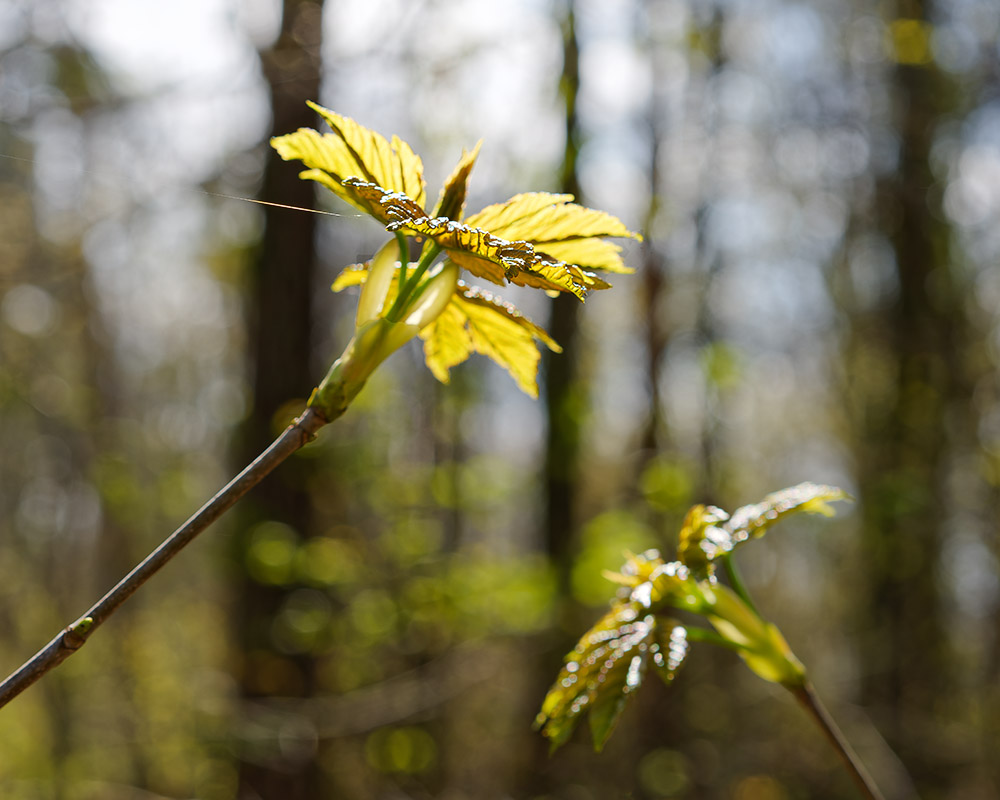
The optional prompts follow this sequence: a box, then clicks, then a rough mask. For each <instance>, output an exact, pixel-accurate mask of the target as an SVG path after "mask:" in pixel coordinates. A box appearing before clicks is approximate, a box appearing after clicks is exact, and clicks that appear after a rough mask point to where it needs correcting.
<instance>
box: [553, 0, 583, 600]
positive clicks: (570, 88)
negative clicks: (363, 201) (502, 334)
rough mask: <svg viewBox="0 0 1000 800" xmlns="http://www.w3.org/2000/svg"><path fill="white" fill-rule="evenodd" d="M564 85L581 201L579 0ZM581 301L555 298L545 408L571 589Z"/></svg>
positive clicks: (566, 181)
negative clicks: (558, 349)
mask: <svg viewBox="0 0 1000 800" xmlns="http://www.w3.org/2000/svg"><path fill="white" fill-rule="evenodd" d="M560 89H561V91H562V95H563V100H564V102H565V104H566V121H565V130H566V146H565V150H564V154H563V166H562V177H561V180H560V190H561V191H563V192H566V193H568V194H572V195H573V196H574V197H576V198H577V201H578V202H579V201H580V200H581V197H580V181H579V177H578V175H577V170H576V166H577V155H578V153H579V149H580V125H579V120H578V119H577V111H576V102H577V95H578V94H579V91H580V49H579V43H578V41H577V34H576V17H575V4H574V0H567V3H566V16H565V17H564V19H563V70H562V76H561V78H560ZM579 304H580V301H579V300H577V299H576V298H575V297H572V296H570V295H567V294H560V295H559V296H558V297H556V298H555V299H554V300H553V302H552V313H551V316H550V318H549V324H548V331H549V333H550V334H551V335H552V338H554V339H555V340H556V341H557V342H559V344H560V345H561V346H562V348H563V352H562V353H559V354H556V353H551V352H548V351H546V352H545V354H544V356H543V358H544V359H545V363H544V367H545V373H544V374H545V413H546V417H547V421H548V433H547V438H546V442H545V522H544V524H545V529H544V538H545V544H546V548H547V550H548V554H549V557H550V558H551V559H552V563H553V564H554V565H555V567H556V570H557V572H558V575H559V578H560V582H561V586H562V588H563V590H566V591H568V587H569V568H570V554H571V550H572V547H573V542H574V540H575V538H576V534H575V532H576V527H575V524H576V520H575V517H574V513H573V512H574V506H575V500H576V486H577V480H578V476H579V468H580V463H579V462H580V429H581V424H582V416H583V407H582V406H583V397H582V391H583V389H582V387H581V386H580V383H579V380H578V376H577V371H578V366H579V328H580V323H579Z"/></svg>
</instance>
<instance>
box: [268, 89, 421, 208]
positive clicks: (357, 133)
mask: <svg viewBox="0 0 1000 800" xmlns="http://www.w3.org/2000/svg"><path fill="white" fill-rule="evenodd" d="M309 106H310V108H312V109H313V110H315V111H316V112H317V113H318V114H319V115H320V116H321V117H322V118H323V119H324V120H325V121H326V123H327V124H328V125H329V126H330V128H331V130H332V132H331V133H325V134H321V133H319V132H318V131H315V130H313V129H312V128H299V129H298V130H297V131H295V132H294V133H289V134H286V135H285V136H277V137H275V138H274V139H272V140H271V145H272V146H273V147H274V149H275V150H277V152H278V155H280V156H281V157H282V158H283V159H285V160H286V161H293V160H297V161H301V162H302V163H303V164H305V166H307V167H309V169H307V170H304V171H303V172H301V173H299V176H300V177H302V178H305V179H307V180H313V181H317V182H318V183H321V184H323V185H324V186H326V187H327V188H328V189H330V191H332V192H333V193H334V194H336V195H337V196H338V197H341V198H342V199H344V200H346V201H347V202H348V203H350V204H351V205H353V206H354V207H355V208H358V209H360V210H361V211H363V212H365V213H366V214H370V215H371V216H373V217H375V218H376V219H378V220H380V221H381V222H382V223H383V224H385V223H387V222H389V221H390V219H391V217H389V216H388V214H387V212H386V210H385V208H384V207H383V206H382V205H381V204H379V203H377V202H372V199H371V198H365V197H364V196H363V195H362V194H361V193H359V192H358V191H357V190H356V189H355V188H354V187H353V186H351V185H350V184H347V183H345V181H346V179H347V178H352V177H353V178H359V179H361V180H363V181H367V182H370V183H374V184H377V185H379V186H381V187H383V189H385V190H386V191H388V192H398V193H400V194H402V195H405V196H406V197H408V198H409V199H411V200H412V201H413V202H414V203H416V204H417V206H418V207H423V204H424V200H425V189H424V185H425V182H424V175H423V164H422V162H421V160H420V156H418V155H416V153H414V152H413V150H412V149H411V148H410V146H409V145H408V144H407V143H406V142H404V141H403V140H402V139H400V138H399V137H397V136H393V137H392V141H391V142H390V141H387V140H386V139H385V137H383V136H382V135H381V134H379V133H376V132H375V131H372V130H369V129H368V128H365V127H363V126H361V125H359V124H358V123H357V122H355V121H354V120H353V119H351V118H350V117H344V116H341V115H340V114H336V113H334V112H333V111H330V110H329V109H326V108H323V107H322V106H319V105H317V104H315V103H309Z"/></svg>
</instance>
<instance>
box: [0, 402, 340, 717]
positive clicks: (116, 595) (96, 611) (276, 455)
mask: <svg viewBox="0 0 1000 800" xmlns="http://www.w3.org/2000/svg"><path fill="white" fill-rule="evenodd" d="M327 422H329V420H328V419H327V417H326V416H325V415H324V414H323V413H322V412H321V411H320V410H319V409H317V408H315V407H310V408H307V409H306V410H305V412H304V413H303V414H302V416H301V417H299V418H298V419H296V420H295V421H294V422H293V423H292V424H291V425H289V426H288V427H287V428H286V429H285V431H284V432H283V433H282V434H281V435H280V436H279V437H278V438H277V439H275V440H274V442H273V443H272V444H271V445H270V447H268V448H267V449H266V450H265V451H264V452H263V453H261V454H260V455H259V456H258V457H257V458H256V459H254V461H253V462H251V463H250V464H249V465H248V466H247V467H246V468H245V469H244V470H243V471H242V472H240V474H239V475H237V476H236V477H235V478H233V479H232V480H231V481H230V482H229V483H228V484H226V486H225V487H223V488H222V489H221V490H220V491H219V492H218V493H217V494H216V495H215V496H214V497H213V498H212V499H211V500H209V501H208V502H207V503H205V505H204V506H202V507H201V509H199V510H198V512H197V513H195V514H194V515H193V516H192V517H191V518H190V519H188V521H187V522H185V523H184V524H183V525H181V526H180V527H179V528H178V529H177V530H175V531H174V532H173V533H172V534H170V536H168V537H167V538H166V539H164V540H163V542H161V544H160V546H159V547H157V548H156V549H155V550H154V551H153V552H152V553H150V554H149V555H148V556H146V558H145V559H143V560H142V561H141V562H140V563H139V564H138V565H137V566H136V567H135V568H134V569H133V570H132V571H131V572H130V573H129V574H128V575H126V576H125V577H124V578H122V579H121V580H120V581H119V582H118V584H117V585H116V586H115V587H114V588H113V589H111V591H109V592H108V593H107V594H106V595H104V597H102V598H101V599H100V600H98V601H97V603H95V604H94V605H93V606H91V608H90V609H89V610H88V611H86V612H85V613H84V614H83V616H81V617H80V618H79V619H78V620H77V621H76V622H74V623H73V624H71V625H69V626H67V627H66V628H64V629H63V630H62V631H60V632H59V634H58V635H56V637H55V638H54V639H52V641H50V642H49V643H48V644H47V645H45V647H43V648H42V649H41V650H39V651H38V652H37V653H36V654H35V655H34V656H33V657H32V658H31V659H29V660H28V661H26V662H25V663H24V664H22V665H21V666H20V667H19V668H18V669H17V670H16V671H15V672H13V673H12V674H11V675H10V676H9V677H8V678H7V679H6V680H4V682H3V683H0V707H3V706H5V705H6V704H7V703H9V702H10V701H11V700H13V699H14V698H15V697H17V695H19V694H20V693H21V692H23V691H24V690H25V689H27V688H28V687H29V686H31V684H33V683H34V682H35V681H37V680H38V679H39V678H41V677H42V676H43V675H45V674H46V673H47V672H50V671H52V670H53V669H55V668H56V667H57V666H59V665H60V664H61V663H62V662H63V661H65V660H66V659H67V658H69V657H70V656H71V655H72V654H73V653H75V652H76V651H77V650H79V649H80V648H81V647H83V645H84V644H85V643H86V641H87V639H88V638H90V635H91V634H92V633H93V632H94V631H95V630H96V629H97V628H98V626H100V625H101V623H103V622H104V621H105V620H107V619H108V617H110V616H111V615H112V614H113V613H114V612H115V611H116V610H117V609H118V607H119V606H120V605H121V604H122V603H124V602H125V601H126V600H127V599H128V598H129V597H131V596H132V595H133V594H134V593H135V592H136V590H137V589H138V588H139V587H140V586H142V585H143V584H144V583H145V582H146V581H147V580H149V579H150V578H151V577H152V576H153V575H154V574H155V573H156V572H158V571H159V570H160V568H161V567H163V566H164V565H165V564H166V563H167V562H168V561H170V560H171V559H172V558H173V557H174V556H176V555H177V554H178V553H179V552H180V551H181V549H182V548H183V547H184V546H185V545H186V544H188V543H189V542H190V541H191V540H192V539H194V537H195V536H197V535H198V534H199V533H201V532H202V531H203V530H205V528H207V527H208V526H209V525H211V524H212V523H213V522H215V520H217V519H218V518H219V517H221V516H222V515H223V514H224V513H225V512H226V511H228V510H229V509H230V508H231V507H232V506H233V505H234V504H235V503H236V501H237V500H239V499H240V498H241V497H243V495H245V494H246V493H247V492H249V491H250V490H251V489H252V488H253V487H254V486H256V485H257V484H258V483H260V481H261V480H262V479H263V478H264V476H265V475H267V474H268V473H270V472H271V471H272V470H273V469H274V468H275V467H277V466H278V465H279V464H280V463H281V462H283V461H284V460H285V459H287V458H288V457H289V456H290V455H292V454H293V453H294V452H296V451H297V450H299V449H300V448H302V447H303V446H304V445H306V444H307V443H308V442H310V441H312V439H313V438H314V437H315V436H316V432H317V431H319V429H320V428H322V427H323V426H324V425H326V424H327Z"/></svg>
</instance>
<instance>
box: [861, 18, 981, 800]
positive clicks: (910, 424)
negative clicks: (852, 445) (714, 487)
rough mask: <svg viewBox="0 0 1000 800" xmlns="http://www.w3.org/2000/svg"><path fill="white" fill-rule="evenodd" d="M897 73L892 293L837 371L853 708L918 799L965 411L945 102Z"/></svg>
mask: <svg viewBox="0 0 1000 800" xmlns="http://www.w3.org/2000/svg"><path fill="white" fill-rule="evenodd" d="M900 16H905V17H907V18H908V19H907V20H906V21H905V23H904V24H908V25H909V24H915V25H923V24H924V22H926V20H928V19H929V17H930V14H929V13H928V9H927V8H926V6H925V5H924V4H923V3H919V2H908V3H904V4H902V5H901V7H900ZM914 20H916V21H917V22H914ZM901 22H903V21H902V20H896V21H890V23H889V24H890V26H893V25H898V24H900V23H901ZM890 29H892V28H891V27H890ZM921 30H924V31H925V32H929V30H928V29H927V28H921ZM926 44H927V46H929V42H928V43H926ZM905 60H908V59H904V58H902V56H901V54H900V53H897V63H896V64H895V65H894V66H893V67H892V68H891V70H890V74H889V89H890V92H891V96H892V100H893V103H894V114H895V127H896V131H897V134H898V141H899V163H898V166H897V169H896V171H895V172H894V173H891V174H888V175H886V176H885V177H884V178H883V179H882V180H881V181H880V182H879V184H878V187H877V196H876V209H875V212H876V214H875V217H876V224H877V225H878V227H879V229H880V231H881V232H882V234H883V235H884V236H885V237H886V238H887V239H888V240H889V241H890V242H891V244H892V248H893V251H894V253H895V260H896V275H895V280H896V287H895V292H894V293H892V294H891V297H889V298H888V299H887V300H886V301H885V302H883V303H882V304H881V305H880V306H878V307H876V308H874V309H873V310H872V311H870V312H869V313H867V314H857V315H855V317H854V319H853V320H852V325H853V338H852V342H851V344H850V346H849V347H850V349H849V355H848V360H847V370H848V376H849V380H850V381H851V383H850V385H849V388H848V392H849V395H850V403H849V406H850V407H852V408H853V409H854V412H855V413H856V414H857V416H858V419H857V422H856V426H855V429H856V430H857V431H858V432H859V435H860V438H859V440H858V441H857V442H856V458H857V471H858V483H859V487H860V498H859V499H860V501H861V504H860V509H861V516H862V549H863V559H862V566H861V569H862V570H863V571H864V573H865V578H866V586H867V596H866V597H865V598H864V600H863V602H862V604H861V608H862V609H864V611H863V613H865V614H867V615H868V619H867V620H864V621H862V625H865V626H867V638H866V640H865V641H864V642H863V646H862V650H861V658H862V661H863V669H862V674H863V692H864V702H865V704H866V705H868V706H869V707H871V708H872V709H873V710H874V713H875V715H876V716H875V722H876V724H877V725H879V727H880V729H881V730H882V731H883V733H884V734H885V735H886V737H887V739H888V740H889V743H890V745H892V746H893V747H894V748H895V750H896V752H897V753H898V755H899V756H900V757H901V758H902V760H903V762H904V763H905V764H906V766H907V767H908V769H909V770H910V771H911V773H912V775H913V777H914V779H915V781H916V784H917V786H918V788H919V789H920V790H922V791H923V792H927V793H932V792H934V791H943V790H944V789H945V788H946V787H947V785H948V783H949V771H948V768H947V765H946V764H945V763H944V760H945V757H944V756H943V754H942V750H941V748H940V746H939V745H940V741H939V737H940V728H938V727H937V726H938V724H939V723H940V721H941V704H942V703H946V702H947V699H948V698H947V697H946V696H944V695H943V694H942V691H943V687H946V686H948V685H950V683H951V681H950V678H949V676H950V674H951V664H950V657H949V647H948V643H947V635H946V629H945V623H944V620H943V610H942V591H941V585H940V581H941V576H940V574H939V571H940V556H941V548H942V540H943V537H944V531H943V528H944V525H945V519H946V516H947V511H946V503H947V487H946V486H945V478H946V475H947V468H948V463H947V461H948V456H949V446H950V441H949V426H948V414H949V411H954V410H957V409H956V407H957V405H958V404H960V403H964V399H963V398H964V397H965V388H964V385H963V382H964V381H963V375H962V365H961V354H962V350H961V342H962V340H963V331H964V330H965V329H966V327H967V326H966V320H965V316H964V314H965V312H964V310H963V298H962V297H961V293H960V291H959V288H958V280H957V277H956V273H955V269H954V266H953V265H952V263H951V261H950V253H949V239H950V230H949V228H948V226H947V224H946V223H945V222H944V221H943V219H944V217H943V214H942V213H941V212H940V210H939V209H938V208H937V200H936V199H935V197H934V195H933V194H932V191H933V189H934V184H935V181H934V177H933V175H932V172H931V167H930V163H929V160H930V154H931V147H932V144H933V141H934V135H935V132H936V129H937V127H938V125H939V124H940V122H942V120H943V119H944V118H945V114H946V112H947V111H948V106H949V105H950V104H952V103H954V102H955V99H956V91H955V88H954V87H953V86H951V85H949V83H948V81H947V80H946V78H945V76H944V75H943V74H942V72H941V71H940V70H939V69H938V68H937V67H936V66H935V65H934V64H933V62H930V61H928V62H927V63H900V62H902V61H905Z"/></svg>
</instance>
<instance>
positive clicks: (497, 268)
mask: <svg viewBox="0 0 1000 800" xmlns="http://www.w3.org/2000/svg"><path fill="white" fill-rule="evenodd" d="M310 106H311V107H312V108H313V109H314V110H315V111H316V112H317V113H318V114H319V115H320V116H321V117H322V118H323V120H324V121H325V122H326V123H327V124H328V125H329V126H330V133H325V134H320V133H319V132H317V131H315V130H313V129H311V128H300V129H299V130H298V131H296V132H295V133H290V134H288V135H286V136H279V137H276V138H275V139H272V141H271V144H272V145H273V147H274V148H275V149H276V150H277V151H278V154H279V155H280V156H281V157H282V158H284V159H285V160H298V161H301V162H302V163H303V164H304V165H305V166H306V167H307V169H305V170H303V171H302V172H301V173H299V175H300V177H302V178H305V179H308V180H313V181H316V182H317V183H320V184H322V185H323V186H325V187H326V188H328V189H329V190H330V191H332V192H333V193H334V194H336V195H337V196H338V197H340V198H341V199H342V200H344V201H346V202H347V203H350V204H351V205H352V206H354V207H355V208H357V209H358V210H360V211H362V212H364V213H365V214H367V215H369V216H371V217H373V218H374V219H376V220H377V221H378V222H379V224H380V225H382V226H383V227H384V229H385V230H386V231H387V232H388V233H390V234H393V238H392V239H390V241H389V243H388V244H386V245H385V246H384V247H382V248H381V249H380V250H379V251H378V253H377V254H376V255H375V257H374V258H373V259H372V260H371V261H370V262H367V263H365V264H356V265H353V266H351V267H348V268H347V269H345V270H344V271H343V272H342V273H341V274H340V275H339V276H338V278H337V280H336V281H335V282H334V284H333V289H334V291H341V290H342V289H346V288H348V287H352V286H362V285H363V286H364V288H363V289H362V292H361V297H360V299H359V302H358V313H357V318H356V324H355V330H354V337H353V338H352V340H351V342H350V344H349V345H348V346H347V348H346V349H345V351H344V353H343V355H341V357H340V358H339V359H338V360H337V362H336V363H335V364H334V365H333V367H332V368H331V370H330V373H329V374H328V375H327V376H326V379H325V380H324V381H323V383H322V384H321V385H320V387H319V388H318V389H317V390H316V391H315V392H314V393H313V397H312V398H311V399H310V405H312V406H314V407H316V408H318V409H319V410H320V411H322V412H323V414H324V416H325V417H326V418H327V419H328V420H329V419H333V418H335V417H337V416H339V415H340V414H342V413H343V411H344V409H345V408H346V407H347V404H348V403H350V401H351V399H352V398H353V397H354V396H355V395H356V394H357V393H358V392H359V391H360V390H361V387H362V386H364V383H365V381H366V380H367V379H368V377H369V376H370V375H371V373H372V371H373V370H374V369H375V368H376V367H377V366H378V365H379V364H380V363H381V362H382V361H384V360H385V359H386V358H387V357H388V356H389V355H390V354H391V353H392V352H394V351H395V350H397V349H398V348H399V347H401V346H402V345H403V344H405V343H406V342H407V341H409V340H410V339H412V338H414V337H415V336H419V337H420V338H421V339H422V340H423V343H424V360H425V362H426V363H427V366H428V367H429V368H430V370H431V372H432V373H433V374H434V376H435V377H436V378H437V379H438V380H440V381H442V382H443V383H447V382H448V377H449V370H451V368H452V367H455V366H457V365H459V364H461V363H462V362H463V361H465V360H466V359H468V358H469V357H470V356H471V355H472V354H473V353H480V354H482V355H485V356H487V357H489V358H491V359H493V360H494V361H496V362H497V363H498V364H500V366H502V367H504V368H505V369H506V370H507V371H508V372H509V373H510V374H511V376H512V377H513V378H514V380H515V381H516V382H517V385H518V386H519V387H520V388H521V389H522V390H524V391H525V392H526V393H528V394H529V395H531V396H533V397H534V396H537V394H538V384H537V373H538V363H539V359H540V357H541V354H540V352H539V345H544V346H546V347H548V348H549V349H551V350H553V351H556V352H558V351H559V349H560V348H559V345H558V344H556V342H554V341H553V340H552V338H551V337H550V336H549V335H548V334H547V333H546V332H545V331H544V330H542V329H541V328H540V327H538V326H537V325H535V324H534V323H533V322H531V320H529V319H527V318H526V317H524V316H523V315H522V314H521V313H520V312H519V311H518V310H517V309H516V308H515V307H514V306H512V305H511V304H510V303H507V302H504V301H503V300H501V299H500V298H499V297H497V296H495V295H494V294H492V293H491V292H487V291H484V290H483V289H479V288H477V287H475V286H470V285H468V284H466V283H464V282H463V281H460V280H459V279H458V278H459V271H460V270H464V271H466V272H467V273H469V274H471V275H473V276H475V277H477V278H480V279H482V280H486V281H490V282H492V283H495V284H497V285H499V286H505V285H507V284H509V283H513V284H516V285H518V286H528V287H532V288H536V289H541V290H543V291H546V292H548V293H550V294H556V293H560V292H565V293H568V294H572V295H574V296H575V297H577V298H578V299H580V300H583V299H584V298H585V297H586V296H587V295H588V294H589V293H590V292H592V291H596V290H601V289H607V288H609V287H610V284H609V283H608V282H607V281H605V280H604V279H603V278H600V277H598V275H597V274H596V273H595V271H603V272H617V273H629V272H631V271H632V270H630V269H629V268H628V267H626V266H625V263H624V262H623V260H622V258H621V255H620V252H621V248H620V247H619V246H618V245H616V244H614V243H612V242H609V241H607V239H608V238H609V237H631V238H636V239H638V238H640V237H639V236H638V234H635V233H633V232H632V231H630V230H629V229H628V228H626V227H625V225H624V224H622V222H621V221H620V220H618V219H616V218H615V217H613V216H611V215H610V214H605V213H604V212H603V211H596V210H594V209H591V208H585V207H584V206H580V205H577V204H576V203H574V202H572V201H573V197H572V195H567V194H548V193H544V192H532V193H526V194H518V195H515V196H514V197H512V198H510V199H509V200H507V201H506V202H504V203H497V204H495V205H491V206H487V207H486V208H484V209H482V210H481V211H479V212H477V213H475V214H472V215H470V216H468V217H466V216H465V201H466V196H467V193H468V182H469V175H470V173H471V172H472V168H473V166H474V165H475V163H476V158H477V157H478V155H479V145H476V147H474V148H473V149H472V150H471V151H466V152H464V153H463V154H462V157H461V159H460V160H459V162H458V164H457V165H456V167H455V169H454V170H453V171H452V173H451V175H450V176H449V177H448V178H447V180H445V182H444V185H443V186H442V189H441V193H440V195H439V196H438V200H437V203H436V204H435V205H434V206H433V207H431V206H428V204H427V197H426V192H425V182H424V174H423V164H422V162H421V160H420V157H419V156H418V155H416V153H414V152H413V150H412V149H411V147H410V146H409V145H408V144H407V143H406V142H404V141H403V140H402V139H399V138H398V137H395V136H394V137H392V139H391V140H387V139H385V138H384V137H383V136H381V135H379V134H378V133H375V132H374V131H371V130H368V129H367V128H364V127H362V126H361V125H358V123H356V122H355V121H354V120H352V119H350V118H348V117H344V116H341V115H340V114H336V113H334V112H333V111H330V110H328V109H325V108H323V107H321V106H318V105H316V104H314V103H310ZM428 209H429V210H428ZM411 242H416V243H417V244H419V245H420V248H421V249H420V256H419V257H418V259H417V261H416V262H414V263H411V262H410V261H409V258H408V253H409V245H410V243H411ZM439 258H440V259H442V260H441V261H440V262H439V261H438V259H439Z"/></svg>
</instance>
